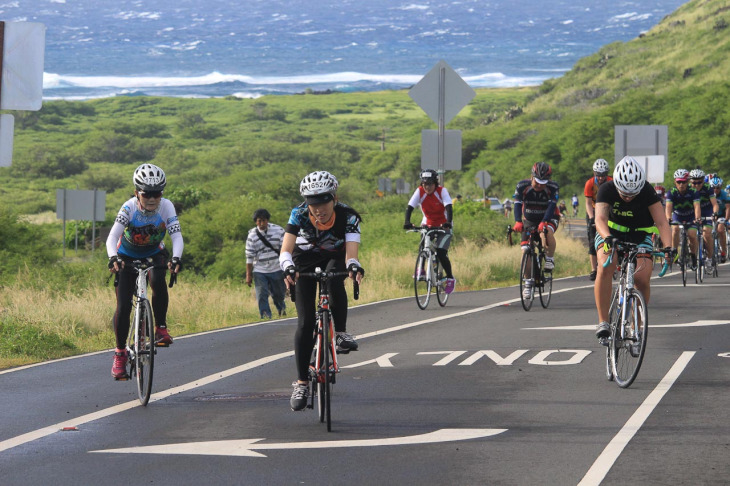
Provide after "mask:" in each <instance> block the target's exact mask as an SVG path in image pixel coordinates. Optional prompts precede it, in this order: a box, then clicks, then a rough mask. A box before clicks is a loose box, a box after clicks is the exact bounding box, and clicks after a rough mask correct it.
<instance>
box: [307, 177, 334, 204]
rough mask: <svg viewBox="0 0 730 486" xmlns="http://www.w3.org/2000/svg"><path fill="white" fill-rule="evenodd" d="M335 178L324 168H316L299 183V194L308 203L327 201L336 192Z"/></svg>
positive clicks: (330, 199) (332, 197)
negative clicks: (316, 169)
mask: <svg viewBox="0 0 730 486" xmlns="http://www.w3.org/2000/svg"><path fill="white" fill-rule="evenodd" d="M337 186H338V183H337V179H336V178H335V176H333V175H332V174H330V173H329V172H327V171H326V170H318V171H315V172H312V173H311V174H307V175H306V176H305V177H304V179H302V182H301V184H299V194H301V195H302V196H303V197H304V199H306V201H307V203H309V204H319V203H324V202H329V201H332V200H333V199H334V196H335V192H337Z"/></svg>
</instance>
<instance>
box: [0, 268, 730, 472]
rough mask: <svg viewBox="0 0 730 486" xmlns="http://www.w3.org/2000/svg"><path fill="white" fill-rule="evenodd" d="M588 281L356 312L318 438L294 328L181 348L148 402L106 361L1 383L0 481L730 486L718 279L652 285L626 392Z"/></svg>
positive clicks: (190, 340)
mask: <svg viewBox="0 0 730 486" xmlns="http://www.w3.org/2000/svg"><path fill="white" fill-rule="evenodd" d="M558 263H559V262H558ZM367 284H371V285H374V284H377V282H376V281H370V282H368V281H367V280H366V282H365V283H364V285H367ZM591 284H592V283H591V282H589V281H588V279H587V278H571V279H564V280H560V281H556V282H555V289H554V293H553V299H552V303H551V305H550V308H549V309H547V310H546V309H542V308H541V307H540V305H539V302H536V303H535V305H534V306H533V309H532V310H531V311H530V312H525V311H524V310H523V309H522V307H521V305H520V303H519V295H518V290H517V289H516V288H515V287H512V288H506V289H497V290H485V291H477V292H462V293H455V294H453V295H452V297H451V300H449V302H448V304H447V306H446V307H445V308H440V307H438V304H437V303H435V301H434V302H432V303H431V304H430V306H429V307H428V309H427V310H425V311H420V310H418V309H417V307H416V304H415V302H414V299H413V298H408V299H399V300H393V301H388V302H382V303H378V304H371V305H365V306H360V307H357V308H353V309H351V311H350V320H349V328H350V331H351V332H352V333H354V334H356V335H357V336H358V341H359V343H360V351H358V352H353V353H350V354H349V355H341V356H340V364H341V366H342V372H341V373H340V375H339V376H338V378H337V384H336V385H335V389H334V396H333V398H332V400H333V401H332V407H333V411H332V414H333V426H332V432H330V433H328V432H327V430H326V427H325V425H324V424H321V423H319V421H318V420H317V416H316V412H314V411H312V410H305V411H302V412H292V411H291V410H290V409H289V395H290V393H291V382H292V380H293V379H294V377H295V373H294V360H293V353H292V351H291V349H292V345H293V335H294V328H295V324H294V321H293V320H292V319H286V320H278V321H270V322H265V323H259V324H253V325H247V326H242V327H238V328H233V329H227V330H222V331H218V332H211V333H205V334H200V335H195V336H185V337H179V338H177V339H176V341H175V344H173V346H171V347H170V348H167V349H161V350H159V353H158V355H157V361H156V370H155V377H154V389H153V391H154V393H155V394H154V396H153V398H152V400H151V401H150V403H149V405H148V406H147V407H141V406H139V402H138V401H137V400H136V394H135V389H134V384H133V382H115V381H113V380H112V379H111V377H110V371H109V370H110V367H111V356H112V353H111V352H110V351H106V352H103V353H96V354H93V355H87V356H82V357H77V358H73V359H66V360H60V361H54V362H49V363H45V364H42V365H38V366H31V367H26V368H21V369H14V370H9V371H5V372H2V373H0V390H1V391H0V393H1V394H2V400H1V403H2V410H3V413H2V416H1V418H0V424H1V427H0V484H2V485H29V484H30V485H36V484H38V485H41V484H43V485H45V484H54V485H72V484H73V485H77V484H100V485H104V484H110V485H111V484H115V485H116V484H119V483H120V482H128V483H132V484H175V485H184V484H256V485H258V484H343V483H347V484H357V485H359V484H363V485H373V484H449V485H454V484H504V485H513V484H514V485H525V484H541V485H553V484H555V485H571V484H579V483H581V482H582V484H600V483H603V484H619V483H620V484H642V485H646V484H693V485H695V484H727V482H728V481H729V479H728V478H730V459H729V458H730V426H729V425H728V410H730V394H729V393H728V384H729V383H730V316H728V312H727V305H726V303H725V302H726V300H727V296H728V289H730V267H728V266H727V265H723V266H722V267H721V269H720V277H719V278H714V279H713V278H710V279H708V280H707V281H706V283H705V284H703V285H695V284H690V285H689V286H688V287H686V288H682V287H681V282H680V281H679V277H678V276H677V275H670V276H667V277H664V278H663V279H661V280H654V281H653V285H652V290H653V292H652V298H651V302H650V304H649V327H650V332H649V339H648V350H647V354H646V358H645V360H644V364H643V366H642V369H641V371H640V373H639V376H638V378H637V380H636V382H635V383H634V384H633V385H632V386H631V388H629V389H620V388H619V387H617V386H616V385H615V383H613V382H609V381H607V380H606V378H605V375H604V364H605V351H604V350H605V348H603V347H601V346H600V345H598V344H597V342H596V340H595V338H594V331H593V327H594V325H595V321H596V311H595V308H594V304H593V293H592V285H591ZM173 331H174V329H173ZM64 428H70V429H71V430H63V429H64Z"/></svg>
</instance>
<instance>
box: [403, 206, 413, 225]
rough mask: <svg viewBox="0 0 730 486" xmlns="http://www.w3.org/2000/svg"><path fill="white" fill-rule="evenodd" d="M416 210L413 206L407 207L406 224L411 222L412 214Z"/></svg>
mask: <svg viewBox="0 0 730 486" xmlns="http://www.w3.org/2000/svg"><path fill="white" fill-rule="evenodd" d="M414 209H415V208H414V207H413V206H411V205H408V206H406V221H405V222H406V223H410V222H411V214H412V213H413V210H414Z"/></svg>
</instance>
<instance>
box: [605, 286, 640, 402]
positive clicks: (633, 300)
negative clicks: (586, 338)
mask: <svg viewBox="0 0 730 486" xmlns="http://www.w3.org/2000/svg"><path fill="white" fill-rule="evenodd" d="M626 299H627V302H626V322H625V323H623V325H618V326H616V328H615V329H613V335H612V340H613V346H612V348H611V352H612V353H613V357H612V361H613V374H614V377H615V379H616V384H617V385H618V386H620V387H621V388H628V387H630V386H631V384H632V383H633V382H634V380H635V379H636V376H637V375H638V374H639V369H640V368H641V362H642V361H643V360H644V353H645V352H646V341H647V337H648V336H647V334H648V331H649V315H648V312H647V309H646V301H645V300H644V296H643V295H641V292H639V290H638V289H631V290H630V291H629V292H628V294H627V296H626ZM622 328H624V329H623V335H622Z"/></svg>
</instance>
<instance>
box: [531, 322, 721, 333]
mask: <svg viewBox="0 0 730 486" xmlns="http://www.w3.org/2000/svg"><path fill="white" fill-rule="evenodd" d="M726 324H730V322H729V321H726V320H725V321H695V322H682V323H679V324H651V321H650V322H649V327H650V328H652V329H656V328H658V327H705V326H724V325H726ZM522 329H523V330H525V331H589V330H591V331H595V330H596V326H595V325H594V324H588V325H586V326H551V327H524V328H522Z"/></svg>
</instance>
